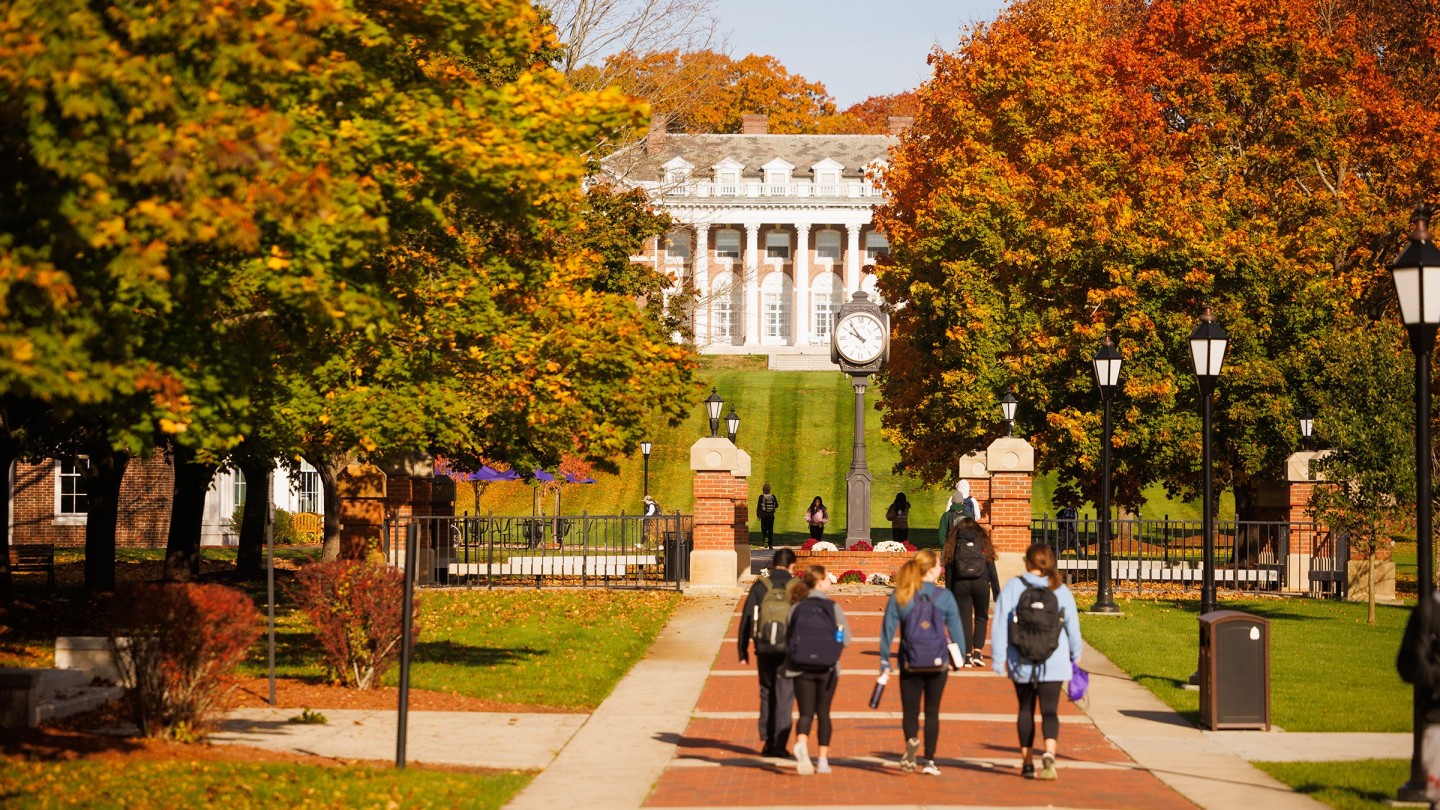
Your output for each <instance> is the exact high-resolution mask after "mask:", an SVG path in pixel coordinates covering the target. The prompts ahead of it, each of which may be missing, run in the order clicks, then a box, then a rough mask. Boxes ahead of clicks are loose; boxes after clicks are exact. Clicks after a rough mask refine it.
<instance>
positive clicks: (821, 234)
mask: <svg viewBox="0 0 1440 810" xmlns="http://www.w3.org/2000/svg"><path fill="white" fill-rule="evenodd" d="M826 242H834V246H833V251H834V255H827V254H828V253H829V252H830V251H831V250H832V247H831V246H830V245H827V244H825V243H826ZM844 251H845V240H843V239H841V238H840V232H839V231H834V230H830V229H828V228H827V229H825V230H820V231H816V232H815V260H816V261H819V262H838V261H840V257H841V256H843V255H845V253H844Z"/></svg>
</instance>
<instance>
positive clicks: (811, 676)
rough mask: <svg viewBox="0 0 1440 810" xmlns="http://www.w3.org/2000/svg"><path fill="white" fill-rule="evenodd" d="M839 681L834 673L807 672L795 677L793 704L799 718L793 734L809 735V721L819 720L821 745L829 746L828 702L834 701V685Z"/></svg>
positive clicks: (832, 671)
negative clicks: (798, 712)
mask: <svg viewBox="0 0 1440 810" xmlns="http://www.w3.org/2000/svg"><path fill="white" fill-rule="evenodd" d="M837 681H839V678H838V677H836V674H835V671H834V670H831V671H830V672H807V673H805V674H803V675H797V676H796V677H795V702H796V703H797V704H798V705H799V708H800V717H799V719H797V720H796V721H795V733H796V734H797V735H798V734H809V733H810V721H811V720H812V719H815V718H817V717H818V718H819V719H820V722H819V726H820V734H819V735H818V736H819V738H820V744H821V745H829V744H830V702H831V701H832V700H834V699H835V684H836V682H837Z"/></svg>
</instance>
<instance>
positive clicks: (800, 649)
mask: <svg viewBox="0 0 1440 810" xmlns="http://www.w3.org/2000/svg"><path fill="white" fill-rule="evenodd" d="M829 590H830V577H829V576H828V575H827V574H826V573H825V566H823V565H812V566H810V567H809V568H807V569H805V574H804V575H803V576H801V577H800V578H799V581H798V582H796V583H795V584H794V585H792V586H791V590H790V599H791V603H792V604H791V607H790V621H789V622H788V625H787V628H788V629H787V646H788V652H787V654H786V656H785V663H784V664H783V665H782V666H781V668H780V674H781V675H782V676H784V677H786V678H791V679H793V683H794V685H795V703H796V704H797V706H798V709H799V714H800V716H799V717H798V718H796V721H795V748H794V752H795V770H796V771H798V772H799V773H800V774H801V775H802V776H809V775H811V774H814V773H830V733H831V724H830V704H831V702H832V701H834V699H835V687H836V685H837V684H838V683H839V680H840V652H841V650H843V649H844V648H845V645H846V644H848V643H850V623H849V622H848V621H846V619H845V611H844V610H842V609H841V608H840V606H839V605H837V604H835V601H834V600H833V599H831V598H830V594H829V593H828V591H829ZM817 721H818V722H817ZM812 722H815V723H816V725H818V726H819V729H818V731H819V735H818V736H819V742H820V747H819V749H818V750H816V752H815V753H816V754H818V755H819V758H818V760H817V761H815V762H813V763H812V762H811V761H810V725H811V723H812Z"/></svg>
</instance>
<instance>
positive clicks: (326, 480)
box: [306, 453, 359, 562]
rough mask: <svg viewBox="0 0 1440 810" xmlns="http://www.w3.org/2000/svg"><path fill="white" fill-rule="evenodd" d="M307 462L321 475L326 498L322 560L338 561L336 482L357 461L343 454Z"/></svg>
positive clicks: (337, 495)
mask: <svg viewBox="0 0 1440 810" xmlns="http://www.w3.org/2000/svg"><path fill="white" fill-rule="evenodd" d="M306 460H307V461H309V462H310V464H311V466H313V467H314V468H315V470H316V472H318V473H319V474H320V491H321V493H323V494H324V496H325V544H324V546H322V547H321V549H320V559H322V560H325V561H327V562H328V561H330V560H338V559H340V551H341V549H340V494H339V489H338V488H337V487H336V485H335V481H336V479H337V478H339V476H340V473H341V471H342V470H344V469H345V468H346V467H348V466H350V464H351V463H353V462H354V461H355V457H354V456H352V455H350V454H348V453H341V454H339V455H335V456H329V455H326V456H314V457H307V458H306ZM356 553H359V552H356Z"/></svg>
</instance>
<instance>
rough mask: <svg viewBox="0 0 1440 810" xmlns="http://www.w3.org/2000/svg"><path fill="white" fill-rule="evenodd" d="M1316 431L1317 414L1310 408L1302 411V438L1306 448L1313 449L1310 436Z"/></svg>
mask: <svg viewBox="0 0 1440 810" xmlns="http://www.w3.org/2000/svg"><path fill="white" fill-rule="evenodd" d="M1314 433H1315V414H1314V412H1313V411H1311V410H1310V409H1309V408H1306V409H1305V410H1303V411H1301V412H1300V438H1301V439H1303V441H1302V442H1301V443H1302V444H1303V445H1304V447H1305V449H1306V450H1313V449H1315V448H1314V445H1313V443H1312V442H1311V441H1310V437H1311V436H1312V435H1314Z"/></svg>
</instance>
